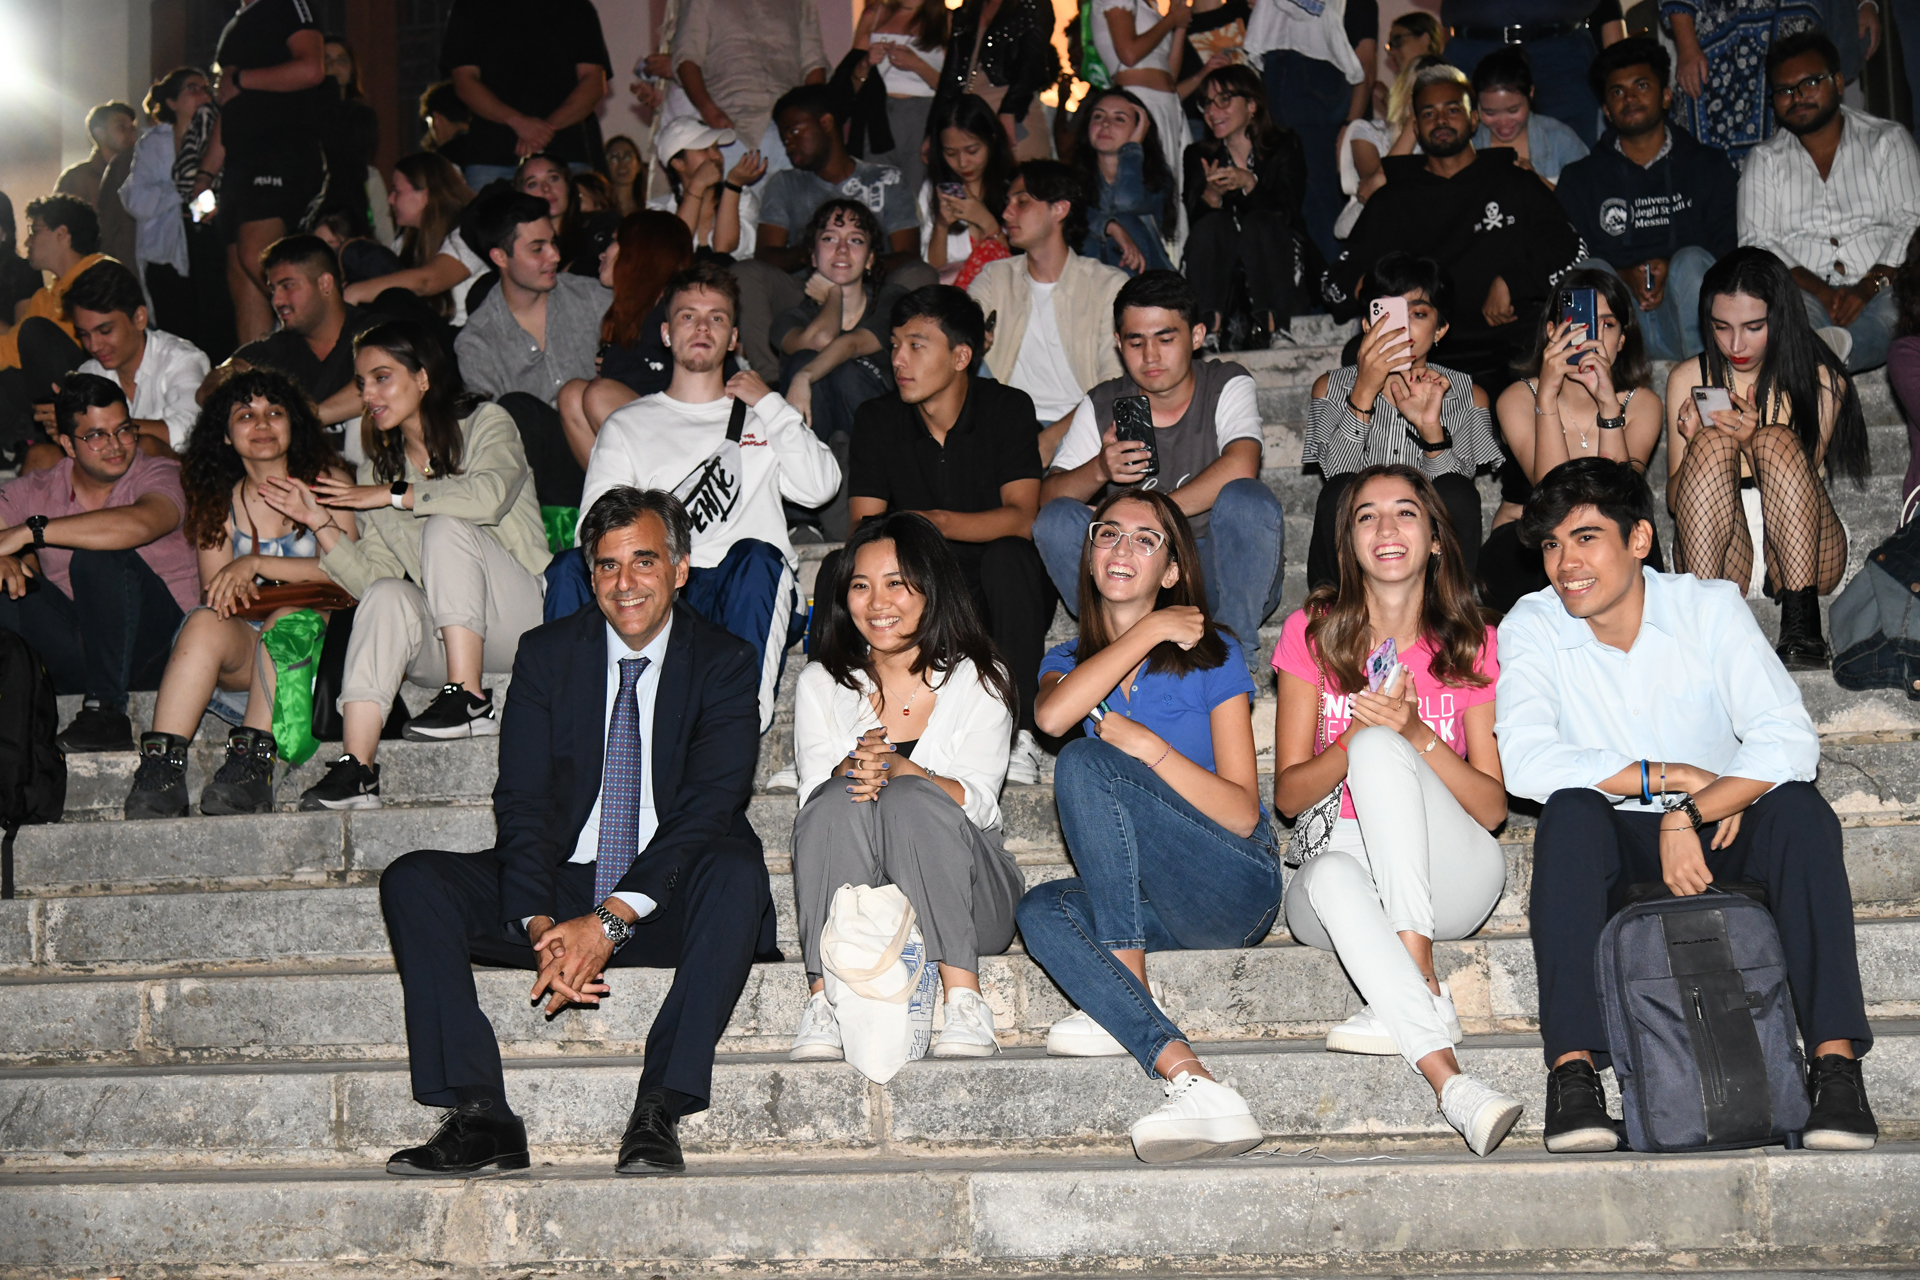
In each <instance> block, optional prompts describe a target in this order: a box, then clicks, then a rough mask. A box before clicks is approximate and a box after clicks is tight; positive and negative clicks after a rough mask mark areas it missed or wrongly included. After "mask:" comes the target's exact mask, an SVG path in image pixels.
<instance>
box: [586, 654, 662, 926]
mask: <svg viewBox="0 0 1920 1280" xmlns="http://www.w3.org/2000/svg"><path fill="white" fill-rule="evenodd" d="M650 661H652V659H650V658H622V659H620V692H618V693H616V694H614V695H613V719H612V720H611V721H610V722H608V724H607V764H606V770H605V772H604V773H602V774H601V776H600V845H599V849H598V851H597V852H596V853H595V854H594V864H593V900H594V902H595V903H601V902H605V901H606V900H607V898H608V897H609V896H611V895H612V893H613V890H614V887H615V886H616V885H618V884H619V883H620V877H621V876H624V875H625V874H627V868H628V867H631V866H632V865H633V860H634V859H635V858H637V857H639V856H640V700H639V698H637V697H635V696H634V692H633V689H634V686H635V685H637V684H639V683H640V673H641V672H642V671H645V670H646V669H647V663H648V662H650Z"/></svg>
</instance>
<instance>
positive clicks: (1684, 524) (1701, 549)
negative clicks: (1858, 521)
mask: <svg viewBox="0 0 1920 1280" xmlns="http://www.w3.org/2000/svg"><path fill="white" fill-rule="evenodd" d="M1749 457H1750V458H1751V460H1752V463H1753V479H1754V485H1755V487H1756V488H1758V489H1759V491H1760V513H1761V521H1762V523H1763V524H1764V525H1765V537H1766V568H1767V585H1768V586H1769V587H1770V588H1772V589H1773V590H1774V591H1776V592H1779V591H1797V590H1801V589H1803V588H1806V587H1818V588H1819V589H1820V594H1822V595H1826V594H1827V593H1829V592H1831V591H1832V590H1833V589H1834V588H1835V587H1837V586H1839V585H1840V579H1841V577H1842V575H1843V574H1845V572H1846V568H1847V536H1846V530H1845V529H1844V528H1843V527H1842V526H1841V524H1840V517H1839V516H1838V515H1836V514H1835V513H1834V510H1833V502H1832V500H1831V499H1829V498H1828V497H1827V489H1826V486H1825V485H1824V484H1822V483H1821V481H1820V475H1819V473H1818V472H1817V471H1816V470H1815V469H1814V467H1813V464H1812V463H1811V462H1810V461H1808V459H1807V454H1806V450H1805V449H1803V448H1802V447H1801V444H1800V439H1799V437H1798V436H1796V435H1794V433H1793V431H1792V429H1791V428H1789V427H1786V426H1784V425H1781V424H1778V423H1774V424H1770V425H1768V426H1764V427H1761V428H1760V429H1759V430H1758V431H1756V432H1754V434H1753V448H1752V452H1751V454H1750V455H1749ZM1673 521H1674V527H1675V530H1676V532H1677V533H1678V534H1679V541H1680V545H1679V547H1678V548H1677V552H1678V554H1677V560H1678V562H1679V565H1680V568H1681V570H1682V572H1685V573H1691V574H1693V575H1695V576H1696V577H1701V578H1725V579H1726V580H1728V581H1729V582H1733V583H1735V584H1737V585H1738V586H1739V587H1740V588H1741V589H1742V590H1743V591H1744V590H1745V589H1746V586H1747V583H1748V582H1749V581H1750V580H1751V579H1752V576H1753V536H1752V534H1751V533H1750V532H1749V531H1748V529H1747V520H1746V514H1745V512H1744V510H1743V508H1742V506H1741V502H1740V446H1739V444H1738V442H1736V441H1735V440H1734V438H1733V437H1732V436H1730V435H1728V434H1726V433H1725V432H1724V431H1719V430H1715V429H1711V428H1709V429H1707V430H1703V431H1700V432H1698V433H1696V434H1695V435H1694V437H1693V439H1692V440H1691V441H1689V442H1688V444H1687V453H1686V457H1684V458H1683V459H1681V461H1680V471H1679V474H1677V475H1675V476H1674V477H1673Z"/></svg>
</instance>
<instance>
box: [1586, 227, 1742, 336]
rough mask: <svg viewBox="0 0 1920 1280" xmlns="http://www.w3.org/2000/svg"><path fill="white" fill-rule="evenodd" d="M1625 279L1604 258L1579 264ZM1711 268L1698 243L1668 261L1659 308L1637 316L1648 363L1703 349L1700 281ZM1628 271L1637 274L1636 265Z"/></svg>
mask: <svg viewBox="0 0 1920 1280" xmlns="http://www.w3.org/2000/svg"><path fill="white" fill-rule="evenodd" d="M1580 265H1581V266H1583V267H1590V268H1592V269H1593V270H1595V271H1605V272H1607V273H1609V274H1611V275H1616V276H1619V277H1620V278H1621V279H1623V280H1624V279H1626V276H1625V274H1624V273H1622V272H1621V271H1620V270H1619V269H1618V268H1616V267H1615V266H1614V265H1613V264H1612V263H1611V262H1608V261H1607V260H1606V259H1604V258H1588V259H1587V260H1586V261H1585V262H1582V263H1581V264H1580ZM1712 265H1713V255H1712V254H1711V253H1708V252H1707V251H1706V250H1705V249H1702V248H1701V247H1700V246H1699V245H1697V244H1683V245H1681V246H1680V247H1679V248H1678V249H1676V250H1675V251H1674V254H1673V256H1672V257H1671V258H1669V259H1667V289H1666V293H1665V296H1663V297H1662V298H1661V299H1660V305H1659V306H1657V307H1655V308H1654V309H1653V310H1651V311H1642V312H1641V313H1640V337H1641V340H1642V341H1643V342H1645V343H1646V347H1647V358H1648V359H1649V360H1684V359H1686V358H1687V357H1688V356H1691V355H1697V354H1699V352H1701V351H1702V350H1704V348H1703V347H1701V345H1700V281H1701V279H1702V277H1704V276H1705V275H1706V274H1707V268H1708V267H1711V266H1712ZM1627 270H1628V271H1635V272H1637V271H1639V270H1640V268H1639V267H1637V266H1633V267H1628V268H1627Z"/></svg>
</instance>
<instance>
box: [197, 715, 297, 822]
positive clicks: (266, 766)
mask: <svg viewBox="0 0 1920 1280" xmlns="http://www.w3.org/2000/svg"><path fill="white" fill-rule="evenodd" d="M279 757H280V748H279V746H278V745H277V744H276V743H275V742H274V740H273V735H272V734H271V733H268V732H267V731H266V730H265V729H246V728H241V729H235V730H234V731H233V732H232V733H230V734H228V735H227V759H226V763H225V764H222V765H221V766H220V772H218V773H216V774H214V775H213V781H212V782H209V783H208V784H207V788H206V790H204V791H202V792H201V793H200V812H202V813H204V814H206V815H207V816H208V817H210V818H214V817H223V816H227V815H231V814H236V813H272V812H273V764H274V761H275V760H277V759H279Z"/></svg>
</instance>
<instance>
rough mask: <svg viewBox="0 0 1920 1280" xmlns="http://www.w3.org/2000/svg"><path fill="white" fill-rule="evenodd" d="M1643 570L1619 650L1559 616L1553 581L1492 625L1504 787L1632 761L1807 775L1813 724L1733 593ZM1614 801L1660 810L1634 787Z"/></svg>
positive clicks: (1605, 771)
mask: <svg viewBox="0 0 1920 1280" xmlns="http://www.w3.org/2000/svg"><path fill="white" fill-rule="evenodd" d="M1642 572H1643V573H1644V574H1645V576H1646V583H1647V596H1646V606H1645V609H1644V611H1643V612H1642V614H1641V619H1640V634H1639V635H1638V636H1637V637H1635V639H1634V642H1633V647H1632V649H1630V650H1628V651H1626V652H1624V653H1623V652H1621V651H1620V650H1619V649H1615V648H1613V647H1612V646H1610V645H1606V644H1602V643H1601V642H1600V641H1599V640H1598V639H1596V638H1595V637H1594V634H1593V628H1592V627H1590V626H1589V625H1587V623H1586V622H1585V621H1584V620H1582V619H1579V618H1575V617H1573V616H1571V615H1570V614H1568V613H1567V611H1566V608H1565V606H1563V605H1562V604H1561V603H1560V599H1559V597H1558V596H1556V595H1555V594H1554V591H1553V588H1551V587H1548V588H1546V589H1545V590H1542V591H1536V592H1534V593H1533V594H1532V595H1530V596H1526V597H1524V598H1523V599H1521V601H1520V603H1519V604H1517V605H1515V606H1514V608H1513V611H1512V612H1511V613H1509V614H1508V615H1507V617H1506V621H1504V622H1502V623H1501V624H1500V682H1499V685H1498V694H1497V697H1496V698H1495V712H1494V734H1495V736H1496V737H1497V738H1498V739H1499V742H1500V764H1501V767H1502V768H1503V769H1504V770H1505V772H1506V780H1507V790H1508V791H1511V792H1512V793H1513V794H1514V795H1517V796H1526V797H1527V798H1529V799H1532V800H1538V801H1542V802H1545V801H1546V799H1547V798H1548V797H1549V796H1551V795H1552V794H1553V793H1554V792H1556V791H1559V790H1561V789H1563V788H1567V787H1597V786H1598V785H1599V783H1601V782H1602V781H1604V780H1605V779H1607V778H1610V777H1612V776H1613V775H1614V774H1616V773H1619V772H1620V771H1621V770H1622V769H1625V768H1626V767H1627V766H1628V765H1631V764H1634V763H1636V762H1638V761H1640V760H1653V761H1660V760H1670V761H1674V762H1676V763H1681V764H1690V765H1695V766H1698V767H1699V768H1702V769H1705V770H1707V771H1708V772H1709V773H1714V774H1719V775H1723V776H1729V775H1730V776H1732V777H1736V778H1752V779H1754V780H1755V781H1758V782H1769V783H1772V784H1773V785H1775V786H1778V785H1779V784H1781V783H1783V782H1811V781H1812V780H1813V775H1814V772H1815V770H1817V769H1818V768H1819V765H1820V740H1819V738H1818V737H1817V736H1816V735H1815V734H1814V731H1813V721H1812V719H1811V718H1810V717H1809V716H1808V715H1807V711H1806V708H1805V707H1803V706H1802V705H1801V704H1800V690H1799V687H1798V686H1796V685H1795V684H1794V682H1793V678H1792V677H1791V676H1789V675H1788V674H1787V669H1786V667H1784V666H1783V665H1781V662H1780V659H1779V658H1778V657H1776V656H1774V652H1773V648H1772V646H1771V645H1769V644H1768V643H1767V639H1766V637H1765V636H1764V635H1763V634H1761V631H1760V626H1759V624H1758V623H1756V622H1755V621H1754V620H1753V613H1752V611H1751V610H1749V609H1748V608H1747V602H1746V600H1745V599H1743V598H1742V596H1741V594H1740V591H1739V589H1738V588H1736V587H1735V586H1734V585H1733V584H1732V583H1728V582H1719V581H1708V582H1703V581H1701V580H1700V579H1698V578H1696V577H1694V576H1693V575H1691V574H1666V573H1655V572H1654V571H1653V570H1652V569H1643V570H1642ZM1651 785H1652V786H1653V787H1654V788H1655V789H1656V790H1657V789H1658V786H1659V782H1658V772H1657V769H1656V771H1655V777H1654V779H1653V781H1652V783H1651ZM1609 799H1615V797H1611V796H1609ZM1621 807H1622V808H1624V809H1629V810H1634V811H1638V812H1643V813H1646V812H1658V811H1659V810H1660V808H1661V806H1660V805H1659V803H1658V797H1656V799H1655V803H1654V805H1653V806H1651V807H1649V806H1647V805H1644V804H1642V803H1641V802H1640V799H1639V797H1638V796H1634V797H1631V798H1628V799H1627V800H1625V801H1624V802H1623V803H1622V804H1621Z"/></svg>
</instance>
